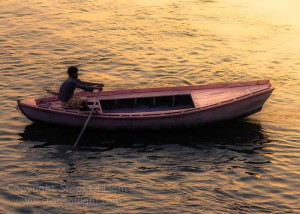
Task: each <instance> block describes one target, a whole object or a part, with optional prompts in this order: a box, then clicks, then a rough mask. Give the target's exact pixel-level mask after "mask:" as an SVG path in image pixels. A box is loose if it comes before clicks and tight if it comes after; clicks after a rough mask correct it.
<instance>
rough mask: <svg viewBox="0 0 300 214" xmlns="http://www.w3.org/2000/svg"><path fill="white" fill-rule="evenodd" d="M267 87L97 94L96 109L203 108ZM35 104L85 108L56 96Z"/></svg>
mask: <svg viewBox="0 0 300 214" xmlns="http://www.w3.org/2000/svg"><path fill="white" fill-rule="evenodd" d="M269 87H270V86H269V85H252V86H243V87H232V88H217V89H205V90H190V91H169V92H164V93H163V94H162V93H161V92H151V93H132V94H113V95H105V94H103V95H102V96H100V101H98V102H96V106H95V108H96V109H98V110H100V112H102V113H109V114H122V113H124V114H131V113H147V112H148V113H153V112H157V113H159V112H164V111H180V110H187V109H192V108H205V107H208V106H212V105H216V104H220V103H223V102H227V101H230V100H236V99H238V98H241V97H244V96H247V95H250V94H253V93H256V92H258V91H262V90H266V89H268V88H269ZM94 96H95V95H94ZM94 96H88V97H86V98H87V102H88V105H89V106H90V108H92V106H93V103H94V100H95V97H94ZM37 105H38V106H39V107H42V108H51V109H54V110H59V111H65V112H73V113H85V112H84V110H83V109H80V108H63V107H62V106H61V103H60V101H58V100H57V99H56V100H52V101H48V102H38V103H37ZM87 112H89V111H87Z"/></svg>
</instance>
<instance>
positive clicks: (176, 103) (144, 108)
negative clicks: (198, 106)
mask: <svg viewBox="0 0 300 214" xmlns="http://www.w3.org/2000/svg"><path fill="white" fill-rule="evenodd" d="M88 104H89V105H93V102H88ZM101 107H102V112H103V113H121V112H126V113H134V112H153V111H167V110H179V109H187V108H194V107H195V106H194V102H193V100H192V97H191V95H190V94H187V95H173V96H157V97H141V98H127V99H110V100H101Z"/></svg>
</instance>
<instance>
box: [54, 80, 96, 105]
mask: <svg viewBox="0 0 300 214" xmlns="http://www.w3.org/2000/svg"><path fill="white" fill-rule="evenodd" d="M75 88H81V89H83V90H85V91H88V92H92V91H93V90H94V89H93V87H92V84H91V83H88V82H83V81H81V80H80V79H74V78H71V77H69V78H68V79H66V80H65V81H64V82H63V84H62V85H61V86H60V88H59V93H58V99H59V100H60V101H62V102H68V101H69V100H70V99H71V98H72V97H73V95H74V91H75Z"/></svg>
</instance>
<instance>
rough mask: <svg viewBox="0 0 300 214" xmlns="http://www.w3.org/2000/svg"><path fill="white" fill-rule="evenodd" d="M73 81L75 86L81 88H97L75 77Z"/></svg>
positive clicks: (91, 89) (90, 89)
mask: <svg viewBox="0 0 300 214" xmlns="http://www.w3.org/2000/svg"><path fill="white" fill-rule="evenodd" d="M73 83H74V86H75V88H80V89H82V90H85V91H88V92H93V90H94V89H95V87H93V86H92V85H87V84H84V83H83V82H82V81H81V80H79V79H76V80H75V79H73Z"/></svg>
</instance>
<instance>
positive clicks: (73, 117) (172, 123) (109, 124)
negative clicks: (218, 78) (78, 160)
mask: <svg viewBox="0 0 300 214" xmlns="http://www.w3.org/2000/svg"><path fill="white" fill-rule="evenodd" d="M273 89H274V88H270V89H269V90H264V91H262V92H260V93H255V94H252V95H249V96H245V97H243V98H240V99H237V100H231V101H228V102H225V103H220V104H218V105H214V106H211V107H207V108H197V109H192V110H189V111H182V112H176V113H174V114H165V115H160V116H155V115H148V116H143V117H134V116H130V115H127V116H111V115H93V116H92V117H91V119H90V121H89V123H88V128H94V129H108V130H120V129H123V130H124V129H125V130H126V129H131V130H132V129H134V130H136V129H163V128H177V127H191V126H197V125H205V124H210V123H215V122H223V121H229V120H233V119H237V118H244V117H247V116H249V115H251V114H253V113H256V112H258V111H260V110H261V109H262V107H263V105H264V103H265V101H266V100H267V99H268V98H269V97H270V95H271V93H272V91H273ZM18 105H19V108H20V110H21V111H22V113H23V114H24V115H25V116H26V117H27V118H28V119H30V120H32V121H38V122H47V123H53V124H58V125H65V126H76V127H82V126H83V124H84V123H85V121H86V119H87V115H80V114H72V113H63V112H60V111H53V110H48V109H41V108H36V107H35V106H32V105H30V104H26V103H22V102H21V101H18Z"/></svg>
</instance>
